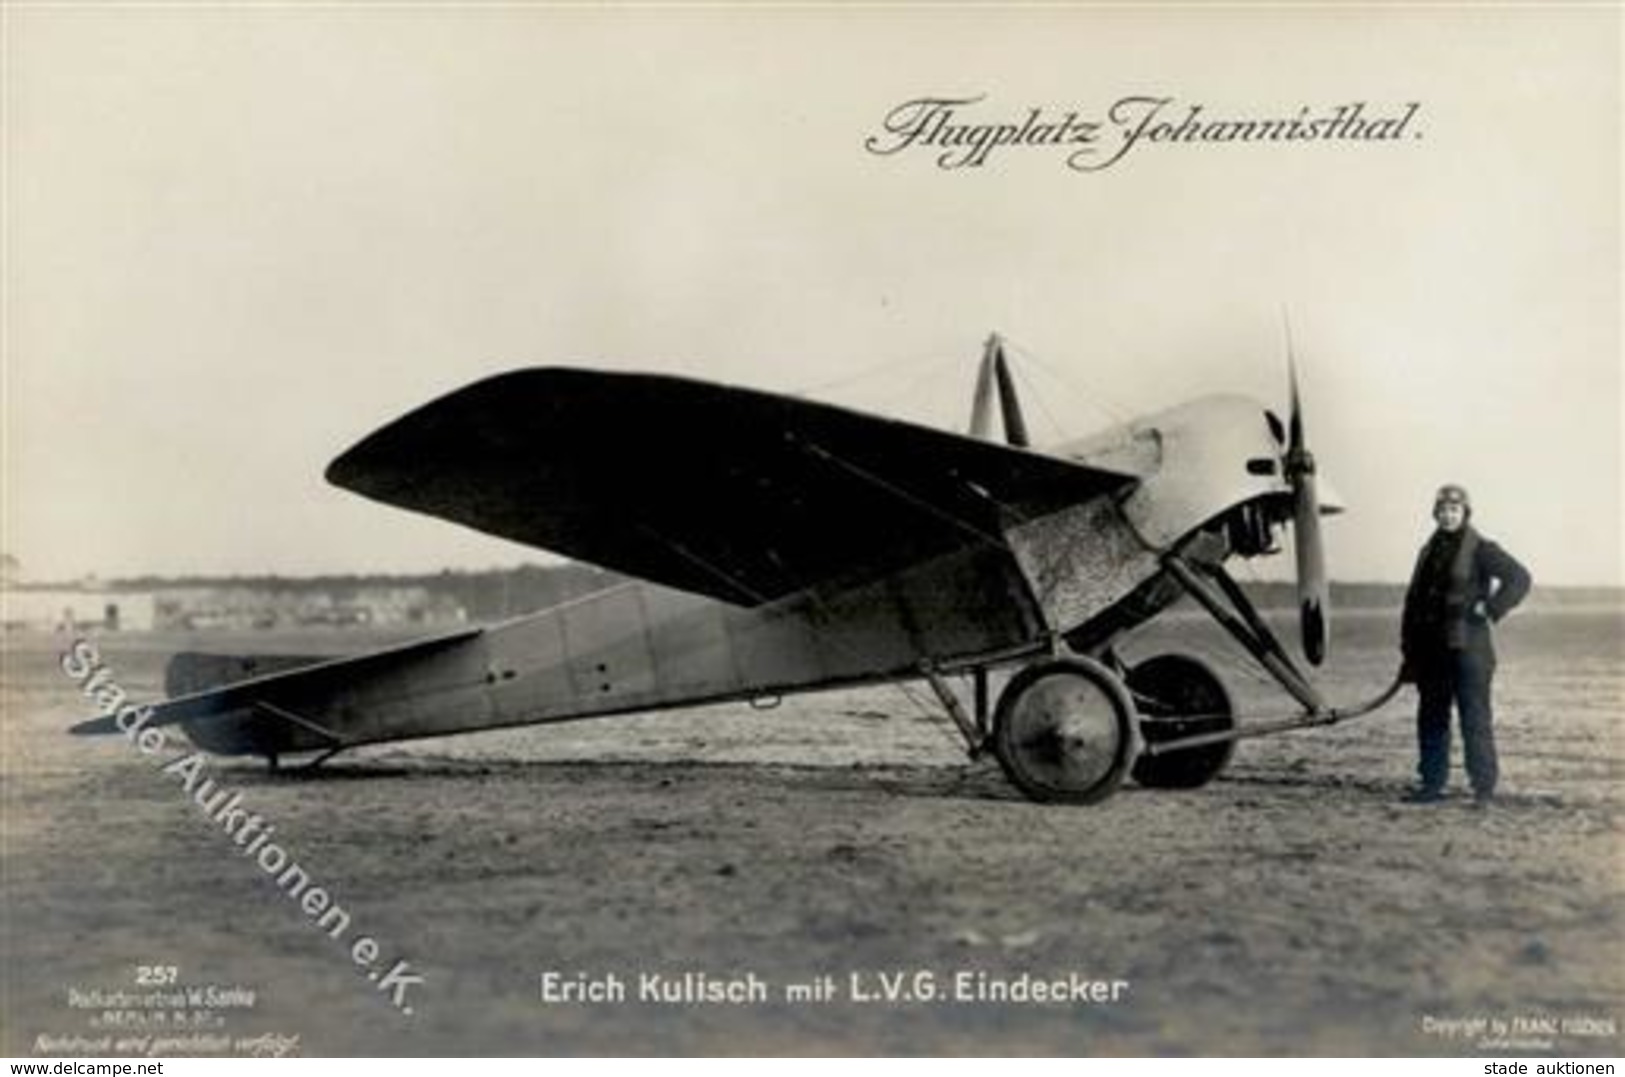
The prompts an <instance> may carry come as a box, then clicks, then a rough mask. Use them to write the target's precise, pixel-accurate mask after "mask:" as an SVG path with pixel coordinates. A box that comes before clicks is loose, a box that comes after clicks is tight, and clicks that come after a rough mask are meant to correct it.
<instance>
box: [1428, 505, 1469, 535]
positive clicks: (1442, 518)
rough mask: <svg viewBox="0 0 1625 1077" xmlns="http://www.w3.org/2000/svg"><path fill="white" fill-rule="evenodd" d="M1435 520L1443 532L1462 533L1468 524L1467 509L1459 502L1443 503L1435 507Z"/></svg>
mask: <svg viewBox="0 0 1625 1077" xmlns="http://www.w3.org/2000/svg"><path fill="white" fill-rule="evenodd" d="M1433 519H1434V520H1435V521H1437V522H1438V524H1439V530H1441V531H1460V530H1461V525H1462V524H1464V523H1466V522H1467V507H1466V506H1465V505H1463V504H1462V503H1461V502H1459V501H1441V502H1439V503H1438V504H1437V505H1435V506H1433Z"/></svg>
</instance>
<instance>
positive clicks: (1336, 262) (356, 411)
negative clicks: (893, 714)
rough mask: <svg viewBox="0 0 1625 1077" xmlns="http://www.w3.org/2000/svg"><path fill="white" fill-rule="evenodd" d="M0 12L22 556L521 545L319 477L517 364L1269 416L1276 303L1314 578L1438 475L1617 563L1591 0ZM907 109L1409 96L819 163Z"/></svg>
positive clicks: (407, 564) (1088, 410) (257, 562)
mask: <svg viewBox="0 0 1625 1077" xmlns="http://www.w3.org/2000/svg"><path fill="white" fill-rule="evenodd" d="M3 10H4V12H5V14H4V19H5V27H4V30H5V42H4V57H3V60H4V75H3V77H4V80H5V81H4V90H5V110H6V111H5V116H4V120H5V124H4V153H5V161H4V165H5V192H4V207H3V209H4V226H5V237H4V254H5V263H4V274H3V282H0V283H3V287H4V301H5V311H4V313H5V319H4V333H5V337H4V345H5V350H4V360H5V378H6V383H5V389H6V399H5V401H4V417H5V435H4V439H5V441H4V447H5V485H6V489H5V495H6V498H5V504H4V534H3V543H0V545H3V547H4V549H5V550H6V551H7V552H9V553H11V554H13V555H15V556H16V557H17V558H18V559H19V560H20V561H21V563H22V567H23V571H24V574H25V577H27V578H32V579H50V578H64V577H71V576H75V575H79V574H82V573H86V572H96V573H99V574H101V575H102V576H120V575H131V574H137V573H180V572H211V573H214V572H262V571H274V572H280V573H283V574H302V573H313V572H326V571H339V572H349V571H419V570H434V569H438V568H441V567H443V566H454V567H468V568H475V567H485V566H493V565H506V564H513V563H517V562H520V561H523V560H527V559H533V557H534V556H535V555H534V554H533V553H532V551H529V550H527V549H525V548H523V547H519V546H515V545H512V544H510V543H506V542H502V541H499V540H496V539H491V538H487V537H484V536H481V535H478V534H476V533H474V532H471V531H468V530H465V529H462V528H460V527H457V526H456V525H452V524H448V523H443V522H440V521H436V520H432V519H428V518H424V517H416V516H413V515H411V514H408V513H404V512H401V511H398V510H393V509H390V508H388V507H385V506H382V505H378V504H375V503H372V502H368V501H365V500H362V499H360V498H358V497H355V496H354V495H350V494H346V493H344V492H342V491H339V490H336V489H333V488H330V487H328V486H326V485H325V484H324V483H323V481H322V478H321V475H322V469H323V467H324V466H325V465H326V463H327V462H328V460H330V459H331V458H332V457H334V456H335V455H337V454H338V453H339V452H341V451H342V450H344V449H345V448H347V447H348V446H349V445H350V444H352V443H353V442H354V441H355V440H356V439H358V438H359V437H361V436H362V435H364V434H366V433H368V432H369V431H371V430H372V429H374V428H375V427H376V426H378V425H379V424H380V423H382V422H384V421H387V420H388V419H390V418H392V417H394V416H395V415H398V414H399V413H401V412H403V411H405V410H408V409H410V408H412V407H415V406H417V405H419V404H421V403H423V402H425V401H427V400H428V399H430V398H431V397H434V396H436V395H439V394H441V393H444V392H446V391H449V390H451V389H453V388H455V387H457V386H459V385H461V384H464V383H466V382H468V381H471V380H473V379H476V378H479V377H482V376H485V375H488V374H491V373H495V372H497V371H501V370H506V369H511V368H514V367H520V366H527V365H550V364H580V365H593V366H600V367H605V368H612V369H642V370H658V371H667V372H676V373H683V374H687V375H692V376H697V377H705V378H712V379H717V380H724V381H736V382H742V383H745V384H750V385H754V386H758V387H764V388H769V389H776V390H783V391H807V392H808V393H809V395H812V396H815V397H819V398H822V399H828V400H833V401H835V402H838V403H842V404H846V405H851V406H856V407H861V408H865V409H868V410H875V411H880V412H883V413H886V414H892V415H900V416H903V417H908V418H913V419H917V420H921V421H927V422H930V423H933V424H936V425H942V426H948V427H957V428H962V427H963V424H964V422H965V418H966V415H967V413H968V409H969V402H970V391H971V387H972V383H973V380H974V376H975V370H976V361H977V358H978V354H979V351H980V347H981V341H982V340H983V338H984V337H985V336H986V335H987V333H988V332H989V331H992V330H998V331H1000V332H1002V333H1004V334H1006V335H1007V336H1008V337H1009V338H1010V339H1011V340H1012V341H1014V342H1015V343H1016V344H1017V345H1019V347H1020V351H1019V352H1018V353H1017V355H1016V358H1017V360H1018V364H1019V365H1020V366H1021V368H1022V370H1023V372H1024V373H1023V375H1022V376H1023V379H1024V381H1025V383H1026V385H1027V387H1028V388H1029V389H1030V390H1032V392H1030V393H1029V396H1030V397H1034V398H1035V399H1029V401H1028V405H1027V406H1028V411H1029V413H1030V418H1031V421H1032V424H1033V426H1034V428H1035V433H1036V434H1037V435H1038V436H1039V437H1040V438H1041V439H1051V440H1054V439H1059V438H1061V437H1063V436H1073V435H1078V434H1082V433H1086V432H1089V431H1092V430H1095V429H1099V428H1101V427H1102V426H1104V425H1106V424H1108V423H1110V422H1111V421H1113V420H1114V419H1121V418H1126V417H1128V416H1130V415H1132V414H1135V413H1138V412H1144V411H1152V410H1157V409H1160V408H1163V407H1166V406H1170V405H1172V404H1174V403H1177V402H1179V401H1181V400H1183V399H1185V398H1188V397H1190V396H1193V395H1197V394H1199V393H1204V392H1213V391H1234V392H1243V393H1248V394H1252V395H1255V396H1259V397H1260V398H1263V399H1265V400H1266V401H1267V402H1270V403H1275V404H1280V403H1282V402H1283V401H1284V396H1285V384H1284V380H1285V379H1284V366H1285V360H1284V354H1283V345H1282V330H1281V320H1282V319H1281V312H1282V310H1283V308H1285V309H1286V310H1288V311H1289V312H1290V316H1291V321H1292V326H1293V335H1294V337H1295V340H1296V350H1297V353H1298V360H1299V364H1300V368H1301V371H1302V378H1303V388H1304V391H1305V394H1306V398H1307V408H1308V416H1309V420H1310V433H1311V437H1312V441H1313V445H1314V448H1315V449H1316V451H1317V454H1318V456H1319V458H1320V461H1321V466H1322V469H1323V472H1324V474H1325V475H1326V476H1327V477H1328V479H1329V480H1330V481H1331V482H1332V483H1333V484H1334V485H1335V486H1336V488H1337V490H1338V492H1339V493H1340V494H1341V495H1342V497H1343V500H1344V501H1345V502H1346V503H1347V505H1348V512H1347V513H1346V514H1345V515H1344V516H1342V517H1339V518H1338V519H1337V520H1336V521H1335V522H1333V523H1332V524H1331V525H1330V526H1329V535H1328V542H1329V553H1330V559H1331V565H1332V572H1333V575H1334V577H1335V578H1339V579H1345V580H1371V579H1381V580H1398V579H1402V578H1404V576H1405V575H1406V573H1407V572H1408V570H1409V566H1410V564H1411V561H1412V558H1413V555H1414V551H1415V549H1416V547H1417V545H1418V543H1419V542H1420V541H1421V540H1422V539H1423V538H1424V537H1425V533H1426V530H1427V528H1428V526H1429V521H1428V517H1427V510H1428V507H1429V504H1430V501H1431V495H1432V491H1433V489H1434V488H1435V487H1436V486H1437V485H1438V484H1439V483H1441V482H1444V481H1455V482H1461V483H1465V484H1466V485H1467V486H1468V487H1469V488H1470V489H1471V490H1472V492H1473V495H1474V499H1475V503H1476V508H1477V513H1476V517H1475V520H1476V522H1477V523H1478V524H1479V525H1480V526H1481V528H1482V529H1483V531H1484V532H1485V533H1486V534H1487V535H1489V536H1490V537H1492V538H1496V539H1498V540H1500V541H1502V542H1503V543H1504V544H1505V545H1506V546H1507V547H1508V548H1509V549H1511V550H1512V551H1513V552H1514V553H1515V554H1516V555H1518V556H1519V557H1520V558H1522V559H1523V560H1524V561H1525V562H1526V563H1527V564H1528V565H1529V566H1530V568H1531V569H1532V570H1533V572H1534V573H1535V576H1536V578H1537V580H1538V581H1541V582H1545V583H1554V584H1556V583H1569V584H1579V583H1605V584H1620V583H1622V582H1625V579H1622V556H1625V555H1622V539H1621V516H1622V506H1621V496H1622V495H1621V486H1622V483H1621V466H1620V461H1621V440H1620V438H1621V408H1622V399H1621V360H1620V356H1621V351H1620V343H1621V336H1620V334H1621V299H1620V286H1621V280H1620V268H1621V258H1620V198H1621V176H1620V119H1621V114H1620V14H1619V9H1618V8H1617V7H1614V6H1611V5H1610V6H1595V7H1590V8H1579V7H1571V8H1562V7H1559V6H1556V5H1547V6H1543V7H1540V8H1534V7H1530V8H1527V9H1522V8H1508V7H1501V8H1478V9H1474V8H1467V7H1450V8H1432V9H1426V10H1399V9H1396V8H1393V7H1386V8H1378V7H1373V8H1369V9H1353V8H1329V7H1323V8H1309V7H1305V8H1292V9H1289V8H1282V7H1255V8H1225V7H1220V6H1214V7H1211V8H1202V9H1193V8H1164V9H1151V10H1134V11H1129V10H1123V9H1116V8H1079V9H1071V10H1060V9H1055V8H999V9H994V8H960V9H947V8H912V9H906V10H905V9H900V8H858V9H855V8H850V7H843V8H841V9H839V10H836V9H834V8H818V7H801V8H796V9H781V10H767V9H762V8H748V7H743V6H730V7H711V8H690V9H673V10H653V9H649V8H642V9H631V10H619V11H595V10H587V9H582V8H546V7H539V6H535V7H527V6H522V5H515V6H506V7H485V8H477V9H466V8H465V9H456V8H450V7H447V8H432V7H388V6H385V5H382V4H379V5H358V6H354V7H342V6H324V7H320V8H313V7H301V6H299V5H291V4H290V5H286V6H280V7H270V6H266V7H255V8H249V9H243V8H237V9H233V8H229V7H218V8H207V7H193V6H168V7H162V6H153V7H117V8H115V7H96V6H91V5H81V6H76V7H50V6H44V5H40V6H30V5H26V4H11V5H8V6H7V7H6V8H4V9H3ZM928 95H941V96H960V97H970V96H975V95H985V98H984V100H983V101H982V102H981V103H979V104H977V105H976V106H974V107H973V108H972V109H970V110H969V111H967V112H966V113H965V114H964V118H965V119H966V120H967V121H969V122H994V121H1003V120H1012V119H1013V120H1015V121H1018V122H1019V121H1020V120H1021V119H1022V117H1024V116H1025V115H1026V113H1027V111H1028V109H1030V108H1042V109H1043V110H1044V113H1045V115H1047V116H1052V117H1060V116H1064V115H1065V114H1066V113H1067V112H1068V111H1075V112H1077V113H1079V115H1080V116H1082V117H1085V118H1096V119H1098V118H1102V117H1103V116H1104V115H1105V114H1106V112H1107V110H1108V109H1109V108H1110V107H1111V106H1112V104H1113V103H1114V102H1117V101H1118V100H1119V99H1121V98H1124V97H1130V96H1135V95H1151V96H1167V97H1172V98H1173V99H1174V102H1173V104H1171V105H1170V106H1169V108H1170V109H1171V110H1177V111H1178V112H1179V113H1181V114H1182V113H1183V112H1184V110H1185V109H1186V108H1188V106H1190V105H1192V104H1200V105H1202V106H1203V110H1204V113H1205V114H1206V118H1209V119H1222V118H1254V119H1272V118H1278V117H1279V118H1289V117H1292V116H1295V115H1297V114H1298V111H1299V109H1300V108H1302V107H1304V106H1308V107H1309V108H1310V110H1311V113H1312V114H1313V115H1323V114H1327V113H1329V112H1330V111H1331V109H1332V108H1334V107H1335V106H1337V105H1340V104H1345V103H1349V102H1355V101H1361V102H1366V103H1367V108H1368V109H1369V110H1370V111H1371V112H1373V113H1398V112H1401V111H1402V110H1403V107H1404V106H1405V104H1406V103H1408V102H1418V103H1419V104H1420V108H1419V110H1418V111H1417V113H1416V115H1415V116H1414V118H1413V120H1412V121H1411V127H1410V129H1408V130H1407V131H1406V132H1405V137H1404V138H1402V139H1400V140H1398V141H1395V142H1388V143H1365V144H1362V143H1354V142H1335V141H1328V142H1314V143H1294V144H1279V143H1278V144H1262V143H1230V144H1214V143H1210V144H1197V145H1168V144H1163V145H1144V144H1142V145H1140V146H1138V147H1136V148H1135V149H1134V150H1132V151H1131V152H1130V153H1129V154H1127V155H1126V156H1125V157H1124V159H1123V160H1122V161H1120V162H1118V163H1117V164H1115V165H1113V166H1112V167H1110V168H1108V169H1105V170H1102V171H1098V172H1079V171H1075V170H1072V169H1070V168H1068V167H1067V165H1066V157H1065V154H1064V153H1063V152H1060V151H1059V150H1057V149H1056V148H1054V147H1024V148H1004V149H1001V150H999V151H996V152H995V153H994V154H993V155H992V156H991V157H990V159H989V160H988V162H987V164H985V165H984V166H982V167H981V168H977V169H968V168H967V169H958V170H944V169H941V168H939V167H937V165H936V163H935V156H936V154H934V153H930V152H926V151H924V150H910V151H904V152H901V153H898V154H896V155H892V156H877V155H875V154H872V153H869V152H867V151H866V150H865V149H864V141H865V139H867V138H869V137H871V136H874V135H878V134H880V133H881V123H882V120H883V118H884V117H885V116H886V114H887V113H888V112H889V111H890V110H891V109H892V108H894V107H895V106H897V105H899V104H901V103H903V102H905V101H908V100H910V99H913V98H918V97H922V96H928ZM1107 137H1111V138H1116V137H1118V135H1117V134H1115V133H1112V134H1110V135H1108V136H1107ZM628 436H629V437H636V436H638V432H637V431H628ZM650 451H651V452H658V451H659V446H658V444H651V445H650ZM542 508H543V506H538V509H539V510H541V509H542ZM876 541H877V542H883V541H885V536H883V535H877V536H876ZM1282 567H1283V569H1284V566H1282ZM1264 574H1276V573H1273V572H1265V573H1264Z"/></svg>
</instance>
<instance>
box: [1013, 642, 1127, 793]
mask: <svg viewBox="0 0 1625 1077" xmlns="http://www.w3.org/2000/svg"><path fill="white" fill-rule="evenodd" d="M1135 746H1136V745H1135V739H1134V704H1133V703H1132V702H1131V701H1130V699H1129V695H1128V692H1127V690H1126V689H1124V687H1123V683H1122V682H1121V681H1119V680H1118V679H1117V677H1116V676H1114V675H1113V674H1112V672H1111V671H1110V670H1108V669H1107V668H1106V667H1105V666H1102V665H1101V664H1100V663H1098V662H1094V661H1091V660H1090V659H1087V658H1082V657H1071V658H1056V659H1048V660H1045V661H1042V662H1035V663H1033V664H1032V665H1030V666H1028V667H1027V668H1026V669H1024V670H1022V671H1021V672H1020V673H1018V674H1016V675H1015V676H1014V677H1013V678H1011V680H1010V683H1009V684H1008V685H1006V686H1005V689H1004V691H1003V693H1001V694H1000V696H999V705H998V706H997V707H996V708H995V709H994V712H993V753H994V754H995V755H996V756H998V759H999V765H1000V766H1001V767H1003V768H1004V772H1005V774H1007V775H1008V776H1009V778H1010V780H1011V781H1012V782H1014V783H1015V785H1016V787H1017V788H1018V789H1020V790H1021V791H1022V792H1023V793H1025V794H1026V795H1027V796H1029V797H1031V798H1032V799H1033V800H1039V801H1052V802H1059V803H1067V804H1089V803H1093V802H1094V801H1097V800H1101V799H1104V798H1105V797H1107V796H1109V795H1111V792H1112V790H1114V789H1116V788H1117V786H1118V785H1119V783H1121V782H1122V780H1123V776H1124V775H1125V774H1127V773H1128V769H1129V764H1130V763H1131V762H1132V761H1133V759H1134V751H1135Z"/></svg>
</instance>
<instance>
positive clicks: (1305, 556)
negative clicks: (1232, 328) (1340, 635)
mask: <svg viewBox="0 0 1625 1077" xmlns="http://www.w3.org/2000/svg"><path fill="white" fill-rule="evenodd" d="M1287 377H1288V380H1289V381H1290V383H1291V392H1292V412H1291V415H1290V417H1289V418H1288V420H1287V448H1286V457H1285V459H1284V460H1283V461H1282V464H1283V467H1282V470H1283V471H1284V473H1285V475H1286V479H1287V482H1289V483H1290V484H1291V486H1292V537H1293V543H1292V545H1293V549H1294V551H1295V552H1296V555H1297V563H1298V625H1299V628H1300V629H1301V634H1302V638H1303V655H1304V657H1305V658H1307V659H1308V660H1309V662H1310V664H1311V665H1316V666H1318V665H1320V664H1321V662H1323V661H1325V659H1326V646H1327V643H1328V640H1329V638H1330V636H1331V623H1330V619H1329V617H1328V610H1329V608H1330V598H1331V595H1330V585H1329V584H1328V582H1327V580H1326V549H1325V545H1324V543H1323V541H1322V539H1321V534H1320V492H1319V490H1318V488H1317V485H1316V480H1315V457H1314V454H1313V453H1311V452H1310V451H1309V446H1308V443H1307V439H1306V438H1305V436H1304V423H1303V403H1302V401H1301V399H1300V398H1299V395H1298V367H1297V363H1296V362H1294V361H1293V358H1292V350H1291V343H1290V338H1289V340H1288V347H1287Z"/></svg>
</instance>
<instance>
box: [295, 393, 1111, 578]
mask: <svg viewBox="0 0 1625 1077" xmlns="http://www.w3.org/2000/svg"><path fill="white" fill-rule="evenodd" d="M327 478H328V481H330V482H332V483H333V484H335V485H337V486H341V487H343V488H345V489H347V490H353V491H355V492H356V493H359V494H362V495H364V496H366V497H370V498H373V499H375V500H378V501H382V502H385V503H386V504H390V505H397V506H400V507H401V508H406V509H411V510H413V511H415V512H422V513H427V514H429V515H431V516H439V517H442V518H444V519H447V520H453V521H455V522H457V523H461V524H465V525H467V526H469V527H472V528H475V529H476V530H479V531H484V532H487V533H489V534H493V535H499V536H501V537H503V538H507V539H513V540H515V541H518V542H523V543H526V544H529V545H532V546H538V547H541V548H543V549H546V550H552V551H555V552H557V553H561V554H565V555H567V556H569V557H573V558H577V559H579V560H582V561H588V562H591V563H593V564H597V565H602V566H604V567H606V568H610V569H613V570H615V571H617V572H622V573H627V574H630V575H634V576H639V577H642V578H644V579H647V580H652V581H655V582H657V583H662V584H665V585H667V586H671V587H677V588H680V589H683V590H687V591H692V592H697V593H699V594H704V595H709V596H712V597H714V598H720V599H723V600H725V601H728V602H733V603H736V604H739V605H747V606H748V605H756V604H759V603H762V602H766V601H770V600H772V599H775V598H779V597H781V596H783V595H786V594H790V593H792V592H795V591H798V590H801V589H803V588H806V587H809V586H815V585H818V584H822V583H827V582H831V581H835V580H850V579H855V578H863V577H868V578H874V577H876V576H879V575H882V574H884V573H887V572H890V571H894V570H896V569H899V568H901V567H903V566H905V565H909V564H912V563H915V562H918V561H921V560H924V559H926V558H929V557H932V556H935V555H938V554H942V553H946V552H948V551H950V550H952V549H954V548H956V547H961V546H964V545H966V544H968V543H990V544H993V545H998V546H1001V547H1002V545H1003V540H1002V538H1001V537H1000V528H1001V526H1006V525H1008V524H1010V523H1015V522H1018V521H1019V520H1021V519H1023V518H1028V517H1032V516H1036V515H1041V514H1044V513H1047V512H1050V511H1053V510H1055V509H1058V508H1061V507H1063V506H1065V505H1068V504H1072V503H1076V502H1079V501H1084V500H1088V499H1090V498H1093V497H1095V496H1097V495H1100V494H1102V493H1106V492H1110V491H1117V490H1121V489H1124V488H1126V487H1127V486H1128V485H1129V484H1131V483H1133V482H1134V477H1133V476H1131V475H1128V474H1124V473H1119V472H1113V471H1105V470H1100V469H1097V468H1090V467H1084V466H1081V465H1079V464H1075V463H1072V462H1069V461H1066V460H1062V459H1059V458H1056V457H1052V456H1045V455H1043V454H1040V453H1036V452H1031V451H1028V450H1025V449H1018V448H1012V447H1008V446H1003V445H997V444H993V443H990V442H985V441H979V440H975V439H972V438H967V437H961V436H959V435H955V434H949V433H944V432H943V431H940V430H933V429H930V428H928V427H922V426H917V425H913V424H911V423H905V422H899V421H896V420H892V419H883V418H878V417H875V416H871V415H864V414H861V413H859V412H854V411H848V410H846V409H844V408H838V407H833V406H831V405H828V404H820V403H815V402H812V401H808V400H802V399H797V398H792V397H786V396H779V395H776V394H772V393H766V392H759V391H754V390H749V389H740V388H732V387H727V386H722V385H715V384H711V383H707V382H701V381H694V380H690V379H687V378H677V377H669V376H662V375H653V374H617V373H604V372H598V371H588V370H577V369H563V368H538V369H529V370H518V371H514V372H512V373H508V374H501V375H498V376H496V377H493V378H489V379H486V380H484V381H480V382H476V383H474V384H472V385H469V386H466V387H465V388H462V389H459V390H457V391H455V392H453V393H451V394H449V395H447V396H444V397H441V398H440V399H438V400H435V401H433V402H431V403H429V404H426V405H424V406H423V407H421V408H419V409H417V410H416V411H413V412H411V413H409V414H407V415H405V416H403V417H402V418H400V419H398V420H396V421H395V422H392V423H390V424H389V425H387V426H385V427H383V428H382V429H380V430H378V431H376V432H375V433H373V434H372V435H370V436H369V437H367V438H365V439H364V440H362V441H361V442H360V443H359V444H357V445H356V446H354V447H353V448H351V449H350V450H349V451H348V452H346V453H344V455H342V456H340V457H339V458H338V459H336V460H334V461H333V463H332V464H331V465H329V466H328V469H327Z"/></svg>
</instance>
